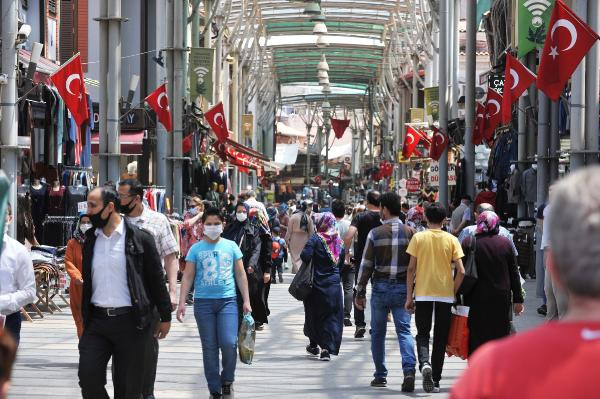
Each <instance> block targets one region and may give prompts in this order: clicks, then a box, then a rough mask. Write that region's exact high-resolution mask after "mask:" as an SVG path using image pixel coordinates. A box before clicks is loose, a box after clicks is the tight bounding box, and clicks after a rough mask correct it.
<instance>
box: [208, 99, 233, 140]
mask: <svg viewBox="0 0 600 399" xmlns="http://www.w3.org/2000/svg"><path fill="white" fill-rule="evenodd" d="M204 118H205V119H206V121H207V122H208V124H209V125H210V127H211V128H212V130H213V131H214V132H215V134H216V135H217V140H218V141H219V142H225V141H227V139H228V138H229V129H227V121H226V120H225V111H224V109H223V103H218V104H217V105H215V106H214V107H212V108H211V109H209V110H208V111H206V112H205V113H204Z"/></svg>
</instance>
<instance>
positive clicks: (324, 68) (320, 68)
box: [317, 54, 329, 72]
mask: <svg viewBox="0 0 600 399" xmlns="http://www.w3.org/2000/svg"><path fill="white" fill-rule="evenodd" d="M317 71H327V72H329V64H328V63H327V58H325V54H323V55H321V61H320V62H319V63H318V64H317Z"/></svg>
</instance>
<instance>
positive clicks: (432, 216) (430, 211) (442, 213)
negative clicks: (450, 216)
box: [425, 204, 446, 224]
mask: <svg viewBox="0 0 600 399" xmlns="http://www.w3.org/2000/svg"><path fill="white" fill-rule="evenodd" d="M425 216H426V217H427V221H428V222H431V223H433V224H440V223H442V222H443V221H444V219H445V218H446V210H445V209H444V208H442V207H441V206H440V205H439V204H431V205H429V206H427V207H425Z"/></svg>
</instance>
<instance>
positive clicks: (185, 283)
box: [177, 262, 196, 323]
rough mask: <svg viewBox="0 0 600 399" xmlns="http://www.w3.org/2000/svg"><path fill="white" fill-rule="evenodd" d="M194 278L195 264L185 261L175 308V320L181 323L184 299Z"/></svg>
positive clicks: (183, 312)
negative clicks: (177, 304)
mask: <svg viewBox="0 0 600 399" xmlns="http://www.w3.org/2000/svg"><path fill="white" fill-rule="evenodd" d="M194 278H196V264H195V263H193V262H186V263H185V270H184V271H183V277H182V279H181V289H180V291H179V307H178V308H177V320H179V321H180V322H181V323H183V318H184V316H185V301H186V299H187V296H188V293H189V292H190V288H192V283H193V282H194Z"/></svg>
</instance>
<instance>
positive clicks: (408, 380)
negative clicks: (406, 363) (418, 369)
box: [402, 371, 415, 392]
mask: <svg viewBox="0 0 600 399" xmlns="http://www.w3.org/2000/svg"><path fill="white" fill-rule="evenodd" d="M414 390H415V372H414V371H413V372H409V373H406V374H405V375H404V381H403V382H402V392H414Z"/></svg>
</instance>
